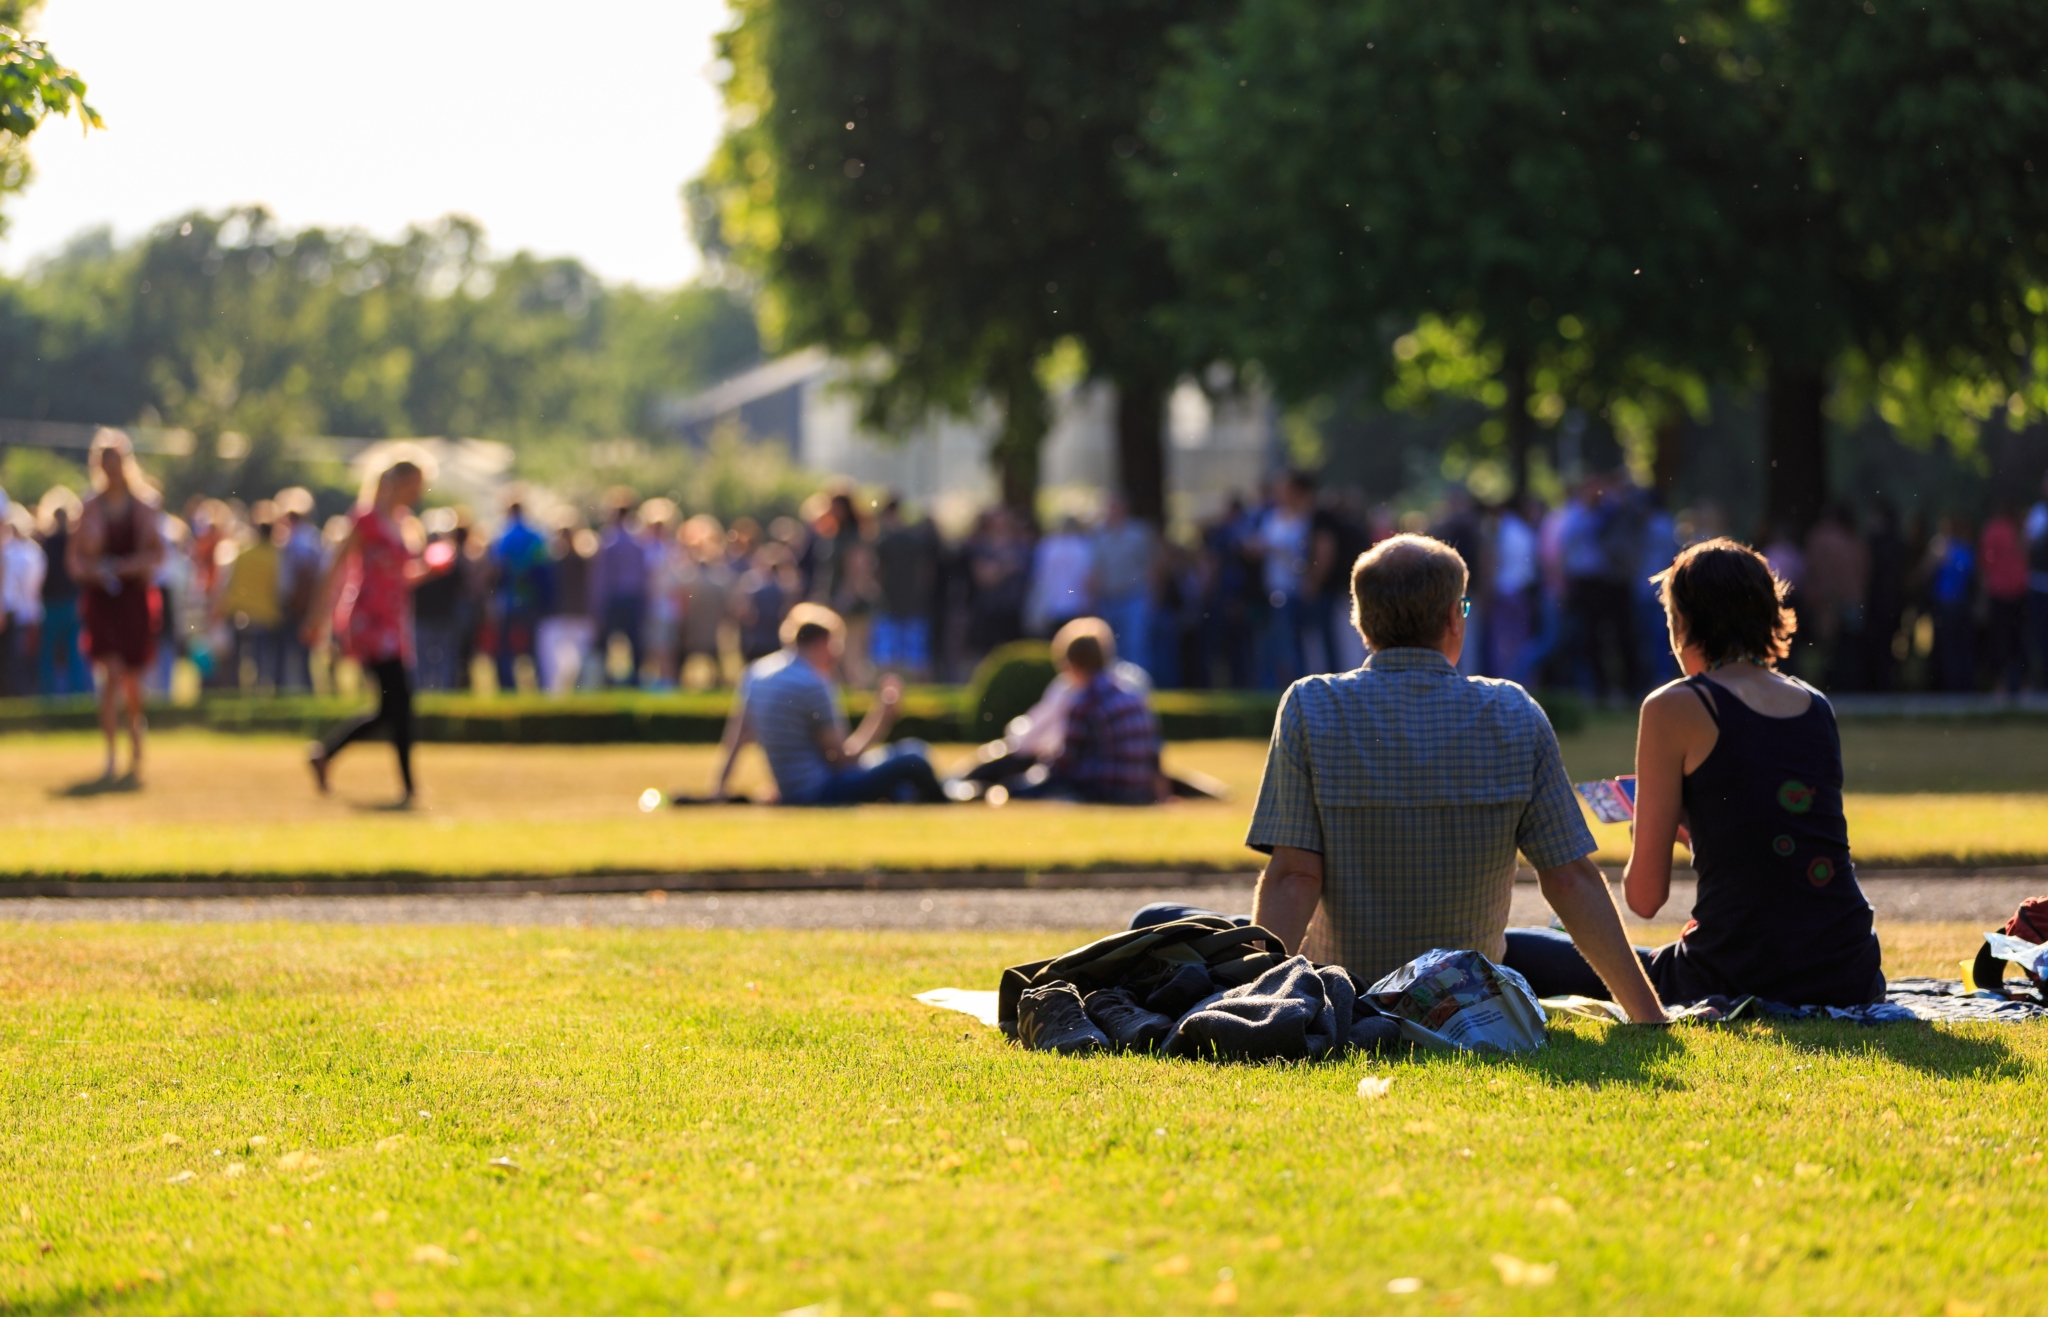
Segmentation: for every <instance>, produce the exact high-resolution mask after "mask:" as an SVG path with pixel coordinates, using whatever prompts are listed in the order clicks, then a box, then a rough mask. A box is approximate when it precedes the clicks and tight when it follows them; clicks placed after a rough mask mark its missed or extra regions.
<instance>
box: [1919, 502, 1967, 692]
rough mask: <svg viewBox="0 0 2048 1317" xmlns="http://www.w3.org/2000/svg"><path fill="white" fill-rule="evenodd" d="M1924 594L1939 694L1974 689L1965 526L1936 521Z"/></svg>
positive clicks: (1952, 518)
mask: <svg viewBox="0 0 2048 1317" xmlns="http://www.w3.org/2000/svg"><path fill="white" fill-rule="evenodd" d="M1927 576H1928V585H1927V591H1928V595H1929V598H1930V601H1931V602H1932V603H1933V605H1934V670H1935V674H1936V685H1937V687H1938V688H1939V689H1941V690H1945V691H1974V690H1976V689H1977V618H1976V607H1977V555H1976V554H1975V553H1974V552H1972V551H1971V549H1970V525H1969V523H1968V522H1966V521H1964V520H1963V519H1962V518H1961V517H1957V516H1948V517H1944V518H1942V523H1941V533H1940V534H1938V535H1936V536H1935V537H1934V538H1933V539H1932V540H1930V541H1929V542H1928V545H1927Z"/></svg>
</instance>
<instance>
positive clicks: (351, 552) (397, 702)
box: [304, 461, 453, 809]
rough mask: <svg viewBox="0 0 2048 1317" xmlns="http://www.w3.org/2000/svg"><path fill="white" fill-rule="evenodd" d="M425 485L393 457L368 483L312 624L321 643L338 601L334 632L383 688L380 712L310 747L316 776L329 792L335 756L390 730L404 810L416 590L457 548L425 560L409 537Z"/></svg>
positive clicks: (413, 467)
mask: <svg viewBox="0 0 2048 1317" xmlns="http://www.w3.org/2000/svg"><path fill="white" fill-rule="evenodd" d="M425 489H426V475H425V473H423V472H422V471H421V470H420V468H419V466H418V465H417V464H415V463H413V462H405V461H401V462H394V463H392V464H391V465H390V466H389V467H388V468H386V469H385V470H384V472H383V473H382V474H381V475H379V476H378V477H377V479H376V481H375V483H374V484H372V485H369V486H366V487H365V497H364V498H363V500H362V501H361V502H360V503H358V504H357V506H356V511H355V513H354V514H353V515H352V516H351V518H350V524H349V531H348V535H347V537H346V538H344V539H343V540H342V542H341V544H340V545H339V546H338V547H337V548H336V550H335V553H334V556H333V558H332V559H331V560H330V561H329V562H328V564H327V569H326V571H324V572H323V573H322V574H321V577H320V583H319V585H318V586H317V587H316V588H315V589H314V592H313V603H312V606H311V608H310V609H309V610H308V611H307V620H306V624H305V630H304V639H305V642H306V645H307V647H308V648H311V647H313V646H315V645H317V644H318V643H319V641H320V638H321V632H322V630H323V629H324V624H325V622H326V620H327V619H328V617H329V615H330V606H331V609H332V618H333V626H334V634H335V636H336V638H337V639H338V640H339V641H340V643H341V647H342V649H343V651H344V652H346V653H347V654H348V656H349V657H351V658H353V659H355V660H356V662H358V663H360V664H361V665H362V667H363V671H365V672H367V673H369V674H370V676H371V677H373V678H375V680H376V682H377V691H378V699H377V711H376V712H375V713H373V714H363V715H361V716H359V717H356V718H352V719H350V720H349V721H347V722H345V723H342V724H341V725H340V726H339V727H336V728H335V729H334V730H333V731H331V732H329V733H328V734H327V735H326V736H325V737H322V738H321V739H320V740H319V741H316V742H314V744H313V748H312V749H311V751H309V753H308V758H309V760H310V761H311V763H312V766H313V780H314V782H315V784H316V785H318V787H319V788H320V791H321V793H322V794H325V793H326V791H327V787H328V782H327V775H328V770H329V769H330V768H331V767H332V765H333V762H334V757H335V756H336V755H338V754H340V753H341V751H342V750H343V749H344V748H345V747H347V746H348V745H349V744H350V743H351V742H353V741H355V740H357V739H359V738H360V737H362V736H364V735H366V734H368V733H369V732H371V731H374V730H376V729H379V728H382V729H383V730H384V732H385V734H386V735H387V736H389V737H390V739H391V748H392V749H393V750H394V751H396V752H397V754H398V777H399V781H400V783H401V784H402V785H403V786H404V794H403V795H402V796H400V797H399V800H398V805H399V807H400V808H401V809H402V808H405V807H407V806H410V805H411V804H412V798H413V780H412V728H413V720H412V666H413V661H414V656H413V619H412V591H413V587H414V586H416V585H418V584H419V583H420V582H421V581H424V580H426V579H427V578H428V577H429V576H434V575H438V574H440V573H441V572H445V571H447V570H448V569H449V568H450V567H451V566H453V555H452V554H449V555H447V556H446V560H445V561H440V562H431V561H427V560H423V559H422V558H421V557H420V556H419V555H418V554H416V553H415V552H414V550H413V548H412V546H411V545H410V544H408V543H407V541H406V537H405V528H404V525H403V518H404V517H405V515H406V514H407V513H409V512H410V511H411V509H413V508H414V507H415V506H417V505H418V503H419V501H420V495H421V494H422V493H424V492H425ZM437 547H441V548H445V547H446V546H437ZM337 591H338V593H339V597H338V598H337V597H336V596H337Z"/></svg>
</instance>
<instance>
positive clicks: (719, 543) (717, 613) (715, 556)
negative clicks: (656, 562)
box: [676, 512, 739, 690]
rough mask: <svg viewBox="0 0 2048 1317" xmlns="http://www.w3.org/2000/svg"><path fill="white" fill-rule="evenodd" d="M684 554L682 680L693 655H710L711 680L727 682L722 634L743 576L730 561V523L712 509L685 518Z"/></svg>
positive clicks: (681, 536)
mask: <svg viewBox="0 0 2048 1317" xmlns="http://www.w3.org/2000/svg"><path fill="white" fill-rule="evenodd" d="M677 539H678V542H679V543H680V544H681V546H682V550H683V551H682V554H681V555H680V560H679V561H680V567H681V584H680V594H681V599H682V625H681V628H680V631H679V636H680V640H681V645H680V649H679V651H678V652H679V658H678V664H677V669H676V675H677V678H678V680H681V679H682V678H683V677H685V676H687V675H688V668H689V663H690V660H691V659H693V658H696V657H698V656H700V655H701V656H703V657H704V658H705V659H707V660H709V662H710V668H711V686H712V689H714V690H716V689H718V688H720V687H722V686H724V685H725V653H724V645H723V644H722V642H721V639H720V638H721V636H722V635H723V633H724V631H725V624H726V621H727V619H728V617H729V616H730V615H731V612H732V590H733V586H734V585H735V584H736V583H737V581H738V579H739V574H738V573H736V572H735V571H733V569H732V566H731V565H730V564H729V563H728V562H727V561H726V556H725V547H726V537H725V527H723V526H721V525H719V523H718V518H716V517H714V516H712V515H711V514H710V513H708V512H703V513H699V514H697V515H696V516H694V517H692V518H690V519H689V520H688V521H686V522H684V523H683V526H682V529H681V530H680V531H678V532H677Z"/></svg>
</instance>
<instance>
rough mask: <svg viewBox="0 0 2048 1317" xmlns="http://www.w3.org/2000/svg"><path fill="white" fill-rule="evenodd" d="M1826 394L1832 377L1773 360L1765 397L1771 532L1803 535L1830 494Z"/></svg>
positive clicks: (1768, 514)
mask: <svg viewBox="0 0 2048 1317" xmlns="http://www.w3.org/2000/svg"><path fill="white" fill-rule="evenodd" d="M1826 398H1827V378H1826V376H1825V375H1823V374H1822V372H1821V371H1819V370H1818V369H1814V368H1810V367H1798V366H1790V365H1782V364H1779V363H1777V362H1775V361H1774V362H1773V363H1772V364H1771V370H1770V376H1769V379H1768V382H1767V383H1766V385H1765V399H1764V452H1765V455H1766V456H1767V457H1768V458H1769V460H1770V485H1769V494H1768V496H1767V498H1766V499H1765V515H1766V517H1767V519H1768V523H1769V524H1768V528H1767V529H1768V531H1769V532H1772V533H1775V532H1776V531H1778V530H1779V529H1781V528H1782V529H1786V530H1789V531H1791V532H1792V534H1793V535H1795V536H1799V537H1802V538H1803V537H1804V536H1805V534H1806V532H1807V529H1808V528H1809V527H1811V526H1812V525H1813V523H1814V521H1815V520H1816V519H1818V518H1819V516H1820V507H1821V504H1822V503H1823V502H1825V501H1826V499H1827V496H1828V448H1827V439H1828V436H1827V420H1826V418H1825V417H1824V416H1823V415H1822V414H1821V404H1822V403H1823V402H1824V401H1825V400H1826Z"/></svg>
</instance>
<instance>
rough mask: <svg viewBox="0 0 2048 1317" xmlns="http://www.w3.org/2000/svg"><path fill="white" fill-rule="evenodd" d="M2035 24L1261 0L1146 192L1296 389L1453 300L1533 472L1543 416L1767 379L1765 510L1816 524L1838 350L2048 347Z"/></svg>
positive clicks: (1661, 5) (1802, 8) (1911, 358)
mask: <svg viewBox="0 0 2048 1317" xmlns="http://www.w3.org/2000/svg"><path fill="white" fill-rule="evenodd" d="M2038 17H2039V15H2038V11H2037V8H2036V7H2035V6H2033V5H2031V4H2030V3H2028V0H1962V3H1959V4H1956V5H1950V6H1944V7H1940V8H1939V9H1938V10H1936V9H1934V8H1926V9H1923V8H1919V7H1914V6H1905V5H1897V4H1886V5H1883V6H1879V5H1878V4H1876V3H1874V0H1873V3H1868V4H1846V3H1838V0H1826V3H1822V0H1786V2H1785V3H1782V4H1774V5H1767V6H1744V5H1737V4H1735V3H1733V0H1619V2H1618V3H1616V4H1612V5H1608V6H1602V7H1601V8H1600V9H1599V10H1598V11H1597V12H1593V11H1589V12H1587V13H1585V14H1581V13H1580V12H1579V10H1578V7H1577V6H1575V5H1571V4H1567V3H1561V2H1557V0H1511V3H1509V4H1507V5H1506V6H1502V5H1500V4H1481V3H1479V2H1478V0H1442V2H1440V3H1438V4H1434V5H1431V6H1428V7H1415V6H1403V5H1399V4H1395V3H1392V0H1368V2H1367V3H1364V4H1360V5H1355V6H1349V7H1342V8H1337V9H1330V8H1328V7H1326V6H1319V5H1316V4H1314V3H1312V0H1249V3H1247V4H1246V5H1245V6H1244V8H1243V9H1242V10H1240V11H1239V13H1238V15H1237V17H1236V19H1235V20H1234V21H1233V22H1232V23H1231V24H1229V25H1227V26H1225V27H1222V28H1220V29H1218V30H1216V31H1215V32H1214V33H1213V34H1212V35H1211V36H1210V37H1208V39H1206V40H1203V41H1200V42H1195V43H1191V44H1190V47H1189V58H1188V61H1187V63H1186V65H1185V67H1184V69H1183V70H1182V71H1181V72H1179V73H1178V74H1176V75H1174V76H1173V77H1171V78H1170V79H1169V81H1168V86H1167V90H1166V94H1165V96H1164V97H1163V98H1162V108H1163V110H1164V118H1163V120H1162V121H1161V122H1160V124H1159V126H1158V127H1157V128H1156V129H1155V130H1154V136H1155V140H1156V141H1157V142H1158V144H1159V146H1160V147H1161V148H1162V150H1161V155H1160V159H1159V161H1158V163H1156V164H1154V165H1152V166H1151V167H1150V168H1148V169H1147V171H1146V174H1145V179H1144V183H1143V190H1144V193H1145V195H1146V197H1147V199H1148V201H1149V203H1150V204H1151V207H1152V210H1153V212H1154V213H1155V215H1157V216H1158V223H1159V225H1160V227H1161V230H1162V231H1163V232H1164V233H1166V234H1167V235H1168V237H1169V240H1170V241H1171V242H1172V244H1173V248H1174V253H1175V257H1176V262H1177V264H1178V265H1179V267H1180V268H1181V269H1182V271H1183V272H1184V273H1185V275H1186V276H1187V278H1188V279H1189V280H1190V282H1191V284H1192V285H1193V286H1194V288H1196V289H1197V290H1198V291H1199V294H1200V295H1199V297H1197V298H1194V299H1192V304H1193V305H1194V306H1195V307H1196V308H1198V309H1197V310H1196V311H1195V312H1193V314H1198V315H1201V316H1204V317H1206V318H1207V319H1208V321H1209V322H1210V323H1209V324H1208V325H1207V326H1206V328H1208V329H1209V331H1210V332H1211V333H1214V334H1216V335H1219V336H1222V335H1227V336H1229V337H1230V338H1231V340H1232V341H1234V342H1235V343H1236V344H1237V346H1238V351H1239V353H1240V354H1241V355H1245V356H1251V357H1255V358H1257V359H1258V360H1260V361H1261V362H1263V363H1264V364H1265V365H1266V367H1267V369H1268V370H1270V371H1271V372H1272V373H1273V375H1274V376H1275V377H1276V379H1277V380H1279V381H1280V383H1281V384H1282V387H1283V391H1284V392H1288V393H1291V394H1294V395H1296V396H1299V395H1301V394H1302V393H1304V392H1307V391H1311V390H1314V389H1317V388H1323V387H1329V386H1330V385H1331V384H1333V383H1335V382H1336V381H1339V380H1342V379H1345V378H1347V377H1349V376H1352V375H1355V374H1357V373H1358V372H1359V371H1361V370H1362V369H1374V368H1377V367H1379V365H1380V363H1381V362H1383V361H1384V355H1383V354H1384V353H1385V351H1386V348H1387V347H1388V345H1389V342H1390V340H1391V341H1392V345H1393V346H1394V347H1395V349H1396V354H1397V357H1398V355H1399V352H1400V351H1401V350H1402V346H1403V344H1404V343H1406V344H1407V345H1408V347H1409V351H1410V354H1411V357H1412V356H1413V353H1414V344H1415V342H1416V339H1415V337H1414V333H1413V331H1412V330H1410V327H1411V326H1416V325H1418V324H1419V323H1422V322H1424V320H1425V318H1426V317H1432V316H1433V317H1436V318H1437V319H1438V320H1440V321H1442V322H1445V323H1449V324H1454V325H1457V326H1459V327H1461V330H1462V331H1463V332H1464V333H1466V334H1467V335H1468V336H1469V338H1470V341H1471V344H1472V346H1473V349H1474V351H1476V352H1478V353H1480V354H1481V355H1482V358H1483V359H1486V360H1488V361H1492V360H1497V361H1498V363H1499V378H1498V381H1497V382H1496V381H1487V382H1486V383H1485V385H1484V386H1483V392H1482V394H1481V396H1483V397H1485V398H1486V400H1487V401H1489V402H1491V403H1494V404H1495V405H1498V406H1499V407H1500V408H1501V410H1502V421H1503V423H1504V424H1503V429H1504V431H1505V437H1506V440H1507V444H1508V447H1509V449H1510V452H1511V454H1512V456H1513V460H1514V462H1515V465H1516V467H1517V473H1518V476H1519V475H1520V472H1521V469H1522V466H1523V457H1524V455H1525V454H1526V436H1527V433H1528V426H1529V420H1530V414H1531V412H1532V410H1534V411H1537V412H1539V413H1540V412H1541V411H1543V410H1546V409H1548V410H1550V411H1552V412H1554V413H1556V412H1561V410H1562V407H1561V404H1562V403H1564V402H1575V403H1577V404H1578V405H1581V406H1584V407H1586V408H1587V409H1588V410H1600V411H1602V412H1603V413H1605V412H1608V411H1611V410H1612V408H1611V407H1610V406H1609V404H1610V403H1617V402H1625V403H1626V404H1627V405H1628V406H1627V410H1630V411H1631V412H1633V413H1635V414H1637V415H1638V416H1647V417H1649V418H1650V423H1651V424H1653V425H1654V426H1656V427H1657V428H1660V429H1661V428H1667V427H1666V424H1665V423H1666V422H1667V421H1668V419H1669V418H1671V417H1673V416H1675V415H1676V414H1678V409H1679V408H1680V407H1681V406H1682V405H1684V403H1685V400H1686V399H1687V397H1688V396H1690V397H1692V398H1694V399H1698V398H1701V397H1703V394H1701V393H1700V391H1699V389H1698V387H1697V380H1695V379H1693V378H1691V377H1692V375H1694V374H1695V373H1696V374H1699V375H1704V376H1707V377H1709V378H1715V379H1720V380H1725V381H1732V382H1737V383H1742V384H1752V383H1758V382H1761V383H1762V384H1763V385H1764V387H1765V397H1766V408H1765V413H1766V428H1767V431H1768V434H1769V450H1770V451H1769V460H1770V462H1771V464H1772V465H1771V473H1772V474H1771V480H1770V494H1769V498H1768V506H1769V515H1770V518H1771V520H1772V521H1773V522H1777V523H1785V524H1789V525H1790V526H1792V527H1793V528H1795V529H1798V528H1802V527H1803V526H1804V525H1805V524H1806V523H1807V522H1808V521H1810V520H1811V518H1812V516H1813V515H1814V513H1815V512H1816V511H1817V510H1818V507H1819V505H1820V503H1821V501H1822V500H1823V499H1824V498H1825V497H1826V495H1827V489H1828V486H1827V480H1826V471H1825V463H1824V453H1825V443H1824V437H1825V430H1824V419H1823V406H1824V404H1825V402H1826V400H1827V398H1828V393H1829V389H1828V380H1829V373H1830V371H1833V370H1836V369H1838V368H1839V367H1840V366H1841V365H1842V364H1844V362H1845V361H1848V360H1851V359H1861V360H1863V361H1865V362H1866V363H1868V366H1867V371H1868V372H1874V373H1883V372H1886V371H1889V375H1888V376H1887V377H1888V378H1890V379H1892V380H1893V381H1894V382H1895V383H1898V382H1900V381H1905V382H1906V383H1908V384H1911V383H1913V382H1924V384H1925V387H1926V389H1928V390H1930V391H1932V392H1933V393H1935V394H1939V395H1940V396H1941V397H1946V398H1952V397H1953V396H1955V395H1956V394H1957V392H1958V391H1960V392H1961V394H1963V395H1965V396H1967V397H1970V398H1973V399H1980V398H1981V397H1982V395H1983V394H1984V393H1985V392H1986V387H1985V382H1986V381H1990V382H1991V383H1992V384H1993V385H2003V386H2004V387H2001V388H1998V389H1997V392H1998V394H1999V396H2001V397H2004V396H2005V393H2006V389H2008V388H2009V389H2011V390H2012V391H2013V394H2014V396H2015V397H2017V396H2018V390H2019V388H2020V387H2021V386H2022V385H2023V384H2024V383H2025V381H2026V379H2027V378H2028V375H2029V371H2030V370H2031V369H2032V365H2031V360H2030V359H2031V357H2032V355H2033V354H2035V353H2036V352H2037V351H2039V350H2040V345H2042V344H2043V343H2044V342H2048V339H2044V335H2043V332H2042V323H2043V320H2042V316H2041V298H2040V295H2039V290H2040V289H2041V288H2042V287H2044V286H2048V192H2044V190H2043V177H2042V173H2041V172H2040V170H2037V168H2036V163H2037V162H2036V161H2034V159H2033V156H2036V155H2048V146H2044V143H2048V80H2044V77H2043V74H2044V72H2048V24H2042V23H2040V22H2039V21H2038ZM2038 163H2039V165H2040V166H2041V168H2042V169H2048V159H2044V160H2042V161H2040V162H2038ZM2030 297H2032V298H2033V300H2032V301H2031V302H2030V301H2029V300H2028V299H2029V298H2030ZM1396 336H1400V337H1399V338H1397V337H1396ZM1902 361H1904V362H1910V363H1912V364H1913V367H1914V368H1913V369H1912V370H1907V371H1904V372H1902V371H1901V370H1900V369H1898V368H1896V367H1895V366H1891V365H1888V364H1887V363H1897V362H1902ZM1469 374H1470V371H1469V370H1468V369H1463V368H1461V367H1459V366H1458V364H1457V363H1454V362H1452V361H1451V360H1450V359H1449V358H1443V360H1442V363H1441V364H1440V365H1439V364H1438V363H1437V362H1434V361H1433V362H1431V363H1430V369H1429V371H1428V372H1427V377H1428V378H1429V379H1430V380H1431V381H1432V382H1433V383H1434V382H1436V378H1435V377H1436V376H1438V375H1441V376H1442V377H1443V382H1444V383H1445V384H1446V385H1448V386H1449V387H1452V388H1453V389H1455V388H1457V387H1469V381H1468V380H1467V378H1466V377H1467V376H1468V375H1469ZM1411 375H1412V372H1411ZM1411 383H1412V381H1411ZM1411 391H1412V390H1411ZM2021 401H2022V402H2023V401H2024V400H2023V399H2022V400H2021ZM1930 405H1933V404H1930ZM2011 406H2012V403H2011V401H2010V399H2008V410H2009V411H2010V409H2011ZM1953 410H1954V409H1953V408H1951V411H1953ZM1660 417H1661V418H1663V419H1661V420H1660V419H1658V418H1660ZM1665 465H1666V467H1667V468H1668V465H1669V464H1665Z"/></svg>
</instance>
